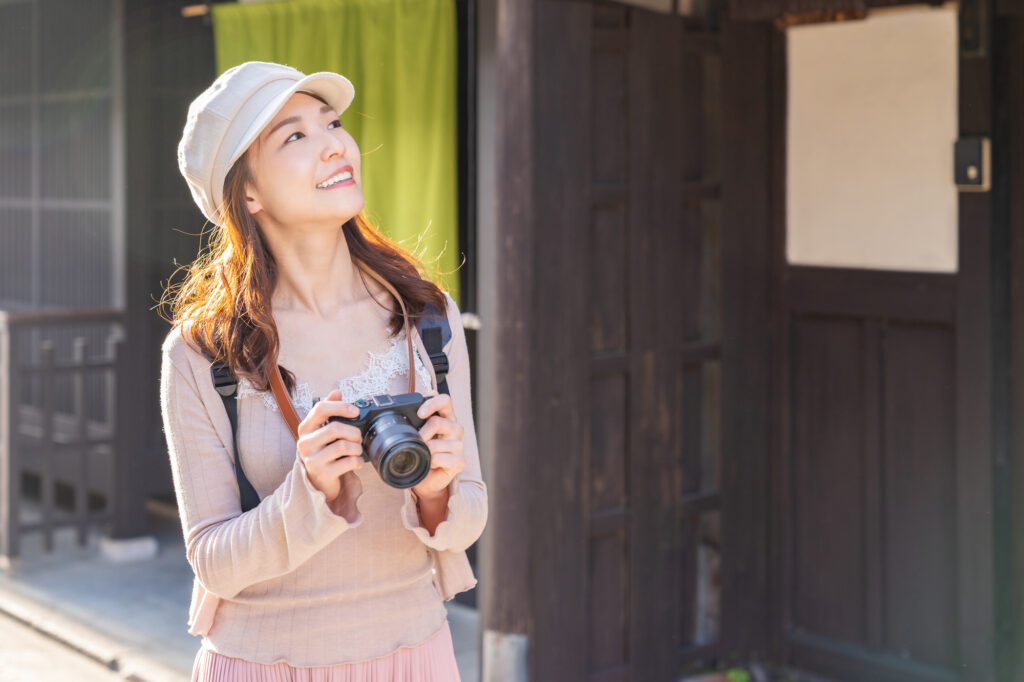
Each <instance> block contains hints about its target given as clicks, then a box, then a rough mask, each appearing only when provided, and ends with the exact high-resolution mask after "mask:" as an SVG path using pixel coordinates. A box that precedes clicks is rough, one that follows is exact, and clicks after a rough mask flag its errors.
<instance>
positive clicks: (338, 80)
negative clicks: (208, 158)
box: [227, 71, 356, 168]
mask: <svg viewBox="0 0 1024 682" xmlns="http://www.w3.org/2000/svg"><path fill="white" fill-rule="evenodd" d="M296 92H308V93H312V94H314V95H318V96H320V97H321V98H322V99H323V100H324V101H325V102H327V103H328V104H330V105H331V106H332V107H334V111H335V112H336V113H337V114H338V115H339V116H340V115H341V114H342V112H344V111H345V110H346V109H348V106H349V105H350V104H352V100H353V99H354V98H355V94H356V91H355V88H353V87H352V83H351V82H349V80H348V79H347V78H345V77H344V76H342V75H339V74H336V73H331V72H329V71H320V72H317V73H311V74H309V75H308V76H306V77H305V78H303V79H301V80H299V81H296V82H295V83H294V84H293V85H292V86H291V87H289V88H288V89H287V90H284V91H282V92H281V93H280V94H278V95H277V96H276V97H274V99H272V100H271V101H270V103H269V104H267V106H266V107H264V108H263V110H262V111H261V112H260V115H259V116H257V117H256V118H255V119H254V120H253V121H252V123H250V124H249V127H248V128H246V130H245V133H244V134H243V135H242V137H241V138H240V139H239V141H238V143H237V146H236V147H235V151H234V153H232V155H231V157H230V158H229V159H228V162H227V167H228V168H230V167H231V164H233V163H234V162H235V161H237V160H238V157H240V156H241V155H242V154H243V153H244V152H245V150H246V149H248V148H249V145H251V144H252V143H253V142H254V141H255V140H256V138H257V137H259V135H260V133H261V132H263V129H264V128H266V127H267V125H269V124H270V122H271V121H272V120H273V119H274V117H275V116H277V113H278V112H279V111H281V109H282V108H283V107H284V105H285V104H286V103H287V102H288V100H289V99H291V96H292V95H294V94H295V93H296Z"/></svg>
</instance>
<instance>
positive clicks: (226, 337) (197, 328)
mask: <svg viewBox="0 0 1024 682" xmlns="http://www.w3.org/2000/svg"><path fill="white" fill-rule="evenodd" d="M250 149H251V147H250ZM250 182H252V171H251V168H250V166H249V150H247V151H246V152H245V154H243V155H242V156H241V157H240V158H239V159H238V161H236V162H235V164H234V165H233V166H232V167H231V169H230V170H229V171H228V174H227V177H226V178H225V179H224V211H223V216H224V219H223V220H222V221H221V225H220V226H219V227H218V228H216V229H215V231H214V232H213V233H212V236H211V238H210V243H209V245H208V247H207V248H206V249H205V250H204V252H203V253H201V254H200V255H199V257H198V258H197V259H196V260H195V261H194V262H193V263H192V264H191V265H190V266H188V267H187V268H186V269H185V278H184V281H182V282H181V283H180V284H176V285H169V286H168V288H167V290H166V291H165V292H164V297H163V300H162V302H163V303H164V304H166V305H168V306H169V307H170V310H171V314H170V321H171V323H172V324H175V325H181V328H182V334H183V335H184V336H185V339H186V340H187V341H189V342H190V343H191V344H192V345H193V346H195V347H196V348H198V349H199V350H200V351H201V352H202V353H203V354H205V355H206V356H208V357H210V358H212V359H214V360H216V361H219V362H225V363H227V365H228V366H229V367H231V369H232V371H234V373H235V376H237V377H244V378H245V379H248V380H249V381H250V382H252V384H253V385H254V386H255V387H256V388H258V389H260V390H267V389H268V388H269V382H270V371H271V370H272V369H273V365H272V363H273V362H274V360H275V359H276V358H277V355H278V350H279V348H280V339H279V338H278V334H277V325H275V324H274V317H273V315H272V311H271V305H270V298H271V295H272V293H273V291H274V287H275V285H276V284H277V263H276V261H275V260H274V256H273V254H271V253H270V250H269V249H268V248H267V245H266V241H265V240H264V238H263V234H262V232H261V231H260V227H259V224H258V223H257V222H256V219H255V218H253V216H252V214H251V213H249V210H248V209H247V208H246V205H245V186H246V184H247V183H250ZM342 230H343V233H344V235H345V242H346V243H347V244H348V250H349V254H350V255H351V256H352V258H353V260H356V259H358V260H359V261H362V262H363V263H365V264H366V266H367V267H369V268H370V269H371V270H373V271H374V272H375V273H377V274H378V275H380V276H381V277H382V278H384V280H386V281H387V282H388V283H390V284H391V285H392V286H393V287H394V288H395V290H396V291H397V292H398V294H399V295H400V296H401V297H402V300H403V301H404V302H405V305H406V309H407V310H408V313H409V317H410V318H412V319H415V318H416V317H417V316H419V315H421V314H422V312H423V309H424V307H425V306H426V304H428V303H432V304H434V305H435V306H437V308H438V309H440V310H442V311H443V310H444V309H445V296H444V293H443V292H442V291H441V289H440V288H439V287H438V286H437V285H436V284H434V283H433V282H431V281H430V280H428V279H426V278H425V277H423V276H422V274H421V272H422V266H421V264H420V263H419V261H418V260H417V259H416V258H415V257H414V256H413V255H412V254H410V253H408V252H407V251H405V250H404V249H402V248H401V247H400V246H399V245H398V244H396V243H395V242H394V241H392V240H390V239H388V237H386V236H385V235H384V234H382V233H381V232H380V231H379V230H378V229H376V228H375V227H374V226H373V225H371V224H370V223H369V221H368V220H367V219H366V217H365V215H364V214H363V213H362V212H360V213H359V214H358V215H356V216H355V217H353V218H351V219H350V220H348V221H346V222H345V223H344V225H343V226H342ZM402 325H403V319H402V314H401V311H400V310H396V311H395V312H394V313H393V314H392V316H391V319H390V320H389V321H388V328H389V330H390V332H391V334H392V335H395V334H397V333H398V332H399V331H400V330H401V329H402ZM282 370H283V374H284V380H285V384H286V386H287V387H288V389H289V390H291V389H292V388H293V387H294V385H295V377H294V375H292V374H291V372H288V371H287V370H284V369H283V368H282Z"/></svg>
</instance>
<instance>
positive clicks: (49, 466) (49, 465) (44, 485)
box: [39, 339, 56, 552]
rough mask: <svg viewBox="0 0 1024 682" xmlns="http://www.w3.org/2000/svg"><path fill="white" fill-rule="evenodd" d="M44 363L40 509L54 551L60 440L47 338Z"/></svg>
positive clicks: (48, 547)
mask: <svg viewBox="0 0 1024 682" xmlns="http://www.w3.org/2000/svg"><path fill="white" fill-rule="evenodd" d="M41 350H42V358H41V359H42V363H41V369H42V372H41V373H40V375H39V377H40V382H41V383H42V389H43V411H42V422H41V429H40V433H39V506H40V507H41V508H42V509H41V511H42V516H43V518H42V521H43V548H44V549H45V550H46V551H47V552H51V551H53V505H54V497H53V486H54V481H53V449H54V446H55V445H56V441H55V439H54V437H53V433H54V412H56V408H55V406H54V404H53V379H54V372H53V352H54V351H53V341H50V340H49V339H47V340H46V341H43V343H42V347H41Z"/></svg>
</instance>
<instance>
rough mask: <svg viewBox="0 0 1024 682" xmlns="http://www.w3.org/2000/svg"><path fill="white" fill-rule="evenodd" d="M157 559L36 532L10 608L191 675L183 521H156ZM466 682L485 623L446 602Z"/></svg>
mask: <svg viewBox="0 0 1024 682" xmlns="http://www.w3.org/2000/svg"><path fill="white" fill-rule="evenodd" d="M153 532H154V534H155V535H156V537H157V541H158V544H159V552H158V554H157V556H156V557H155V558H153V559H149V560H146V561H138V562H134V563H124V564H115V563H111V562H109V561H107V560H106V559H104V558H103V557H102V556H101V555H100V553H99V550H98V538H91V540H90V542H89V544H88V546H87V547H85V548H79V547H77V546H76V545H75V544H74V538H73V534H72V531H62V532H60V533H58V534H57V538H56V542H55V549H54V551H53V552H50V553H46V552H43V551H42V548H41V546H40V543H39V539H38V538H37V537H35V536H33V535H29V536H26V537H25V538H24V539H23V540H22V553H21V557H20V558H19V559H18V560H17V561H16V563H15V564H14V566H13V567H11V568H10V570H8V571H7V572H6V573H5V572H0V611H2V612H4V613H6V614H7V615H9V616H11V617H13V618H15V619H16V620H19V621H21V622H23V623H26V624H27V625H30V626H31V627H33V628H35V629H36V630H39V631H40V632H43V633H45V634H47V635H48V636H50V637H52V638H54V639H57V640H59V641H61V642H63V643H65V644H67V645H68V646H70V647H72V648H74V649H76V650H78V651H80V652H82V653H83V654H85V655H87V656H89V657H90V658H93V659H95V660H97V661H99V662H100V663H102V664H103V665H105V666H107V667H109V668H110V669H111V670H115V671H117V672H118V673H119V674H120V675H121V676H122V677H124V678H125V679H130V680H138V681H139V682H182V681H183V680H184V681H187V680H188V679H189V673H190V671H191V669H192V660H193V659H194V657H195V654H196V651H197V650H198V648H199V641H200V640H199V638H198V637H193V636H191V635H189V634H188V632H186V628H187V625H186V622H187V620H188V603H189V599H190V598H191V595H192V571H191V569H190V568H189V565H188V563H187V562H186V561H185V549H184V545H183V543H182V539H181V527H180V526H178V524H177V520H173V521H172V520H166V519H164V520H161V519H155V520H154V522H153ZM445 605H446V606H447V607H448V619H449V622H450V624H451V630H452V638H453V640H454V643H455V656H456V659H457V660H458V664H459V671H460V674H461V676H462V680H463V682H478V681H479V678H480V674H479V670H480V652H479V647H480V627H479V618H478V616H477V612H476V610H475V609H472V608H469V607H466V606H462V605H461V604H455V603H454V602H446V604H445Z"/></svg>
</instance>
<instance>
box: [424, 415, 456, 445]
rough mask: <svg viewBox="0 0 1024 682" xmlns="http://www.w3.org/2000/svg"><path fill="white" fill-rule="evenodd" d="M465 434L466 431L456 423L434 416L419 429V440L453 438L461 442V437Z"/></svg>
mask: <svg viewBox="0 0 1024 682" xmlns="http://www.w3.org/2000/svg"><path fill="white" fill-rule="evenodd" d="M465 432H466V429H465V428H463V426H462V424H460V423H458V422H457V421H454V420H452V419H445V418H444V417H441V416H438V415H435V416H433V417H431V418H430V419H428V420H427V421H426V423H425V424H424V425H423V426H422V427H420V438H422V439H423V440H425V441H429V440H431V439H432V438H454V439H457V440H462V436H463V435H464V434H465Z"/></svg>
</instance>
